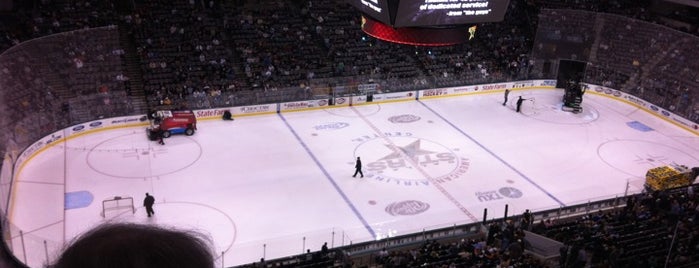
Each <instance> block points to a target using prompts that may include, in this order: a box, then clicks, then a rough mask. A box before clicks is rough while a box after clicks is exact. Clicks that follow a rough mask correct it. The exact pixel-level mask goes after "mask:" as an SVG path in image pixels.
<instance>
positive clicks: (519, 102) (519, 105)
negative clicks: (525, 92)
mask: <svg viewBox="0 0 699 268" xmlns="http://www.w3.org/2000/svg"><path fill="white" fill-rule="evenodd" d="M525 100H527V99H523V98H522V96H519V99H517V112H518V113H519V112H520V111H521V108H522V102H524V101H525Z"/></svg>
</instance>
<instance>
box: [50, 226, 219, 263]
mask: <svg viewBox="0 0 699 268" xmlns="http://www.w3.org/2000/svg"><path fill="white" fill-rule="evenodd" d="M210 244H211V241H210V239H208V238H207V237H206V236H204V235H202V234H200V233H197V232H193V231H179V230H171V229H165V228H163V227H158V226H154V225H141V224H134V223H109V224H103V225H100V226H98V227H96V228H94V229H92V230H90V231H88V232H87V233H85V234H83V235H82V236H80V237H79V238H78V239H77V240H75V241H73V243H72V244H71V245H70V246H69V247H68V248H66V249H65V251H63V254H61V256H60V257H59V258H58V260H56V263H55V264H54V265H52V266H49V267H51V268H78V267H79V268H98V267H99V268H117V267H119V268H147V267H150V268H158V267H168V268H177V267H182V268H185V267H186V268H190V267H196V268H213V267H214V257H213V254H212V252H211V249H210Z"/></svg>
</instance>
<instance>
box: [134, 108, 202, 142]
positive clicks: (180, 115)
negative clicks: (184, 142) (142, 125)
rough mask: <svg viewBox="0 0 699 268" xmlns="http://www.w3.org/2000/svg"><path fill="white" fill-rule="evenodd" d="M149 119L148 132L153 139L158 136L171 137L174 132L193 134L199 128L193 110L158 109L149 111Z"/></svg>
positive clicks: (149, 137)
mask: <svg viewBox="0 0 699 268" xmlns="http://www.w3.org/2000/svg"><path fill="white" fill-rule="evenodd" d="M148 119H149V121H150V126H148V129H147V130H146V133H147V134H148V139H150V140H152V141H154V140H157V139H158V136H161V137H163V138H169V137H170V136H171V135H172V134H182V133H184V134H185V135H187V136H192V135H194V132H195V131H196V130H197V118H196V117H195V116H194V112H192V111H156V112H152V113H149V114H148Z"/></svg>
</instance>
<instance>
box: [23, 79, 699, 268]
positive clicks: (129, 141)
mask: <svg viewBox="0 0 699 268" xmlns="http://www.w3.org/2000/svg"><path fill="white" fill-rule="evenodd" d="M562 95H563V91H562V90H556V89H529V90H514V91H513V92H512V93H511V94H510V101H509V102H508V103H507V105H505V106H503V105H502V102H503V94H502V91H494V92H492V93H489V94H473V95H468V96H457V97H446V98H432V99H426V100H412V101H403V102H394V103H381V104H376V103H367V104H363V105H356V106H350V107H334V108H325V109H316V110H310V111H302V112H289V113H280V114H266V115H258V116H245V117H237V118H235V120H234V121H222V120H208V121H200V122H199V124H198V132H197V133H196V134H195V135H193V136H184V135H181V136H172V137H170V138H168V139H166V140H165V143H166V144H165V145H159V144H157V143H155V142H152V141H149V140H147V138H146V134H145V131H144V127H131V128H117V129H111V130H105V131H99V132H94V133H91V134H89V135H83V136H79V137H76V138H72V139H67V140H65V141H63V142H61V143H59V144H56V145H54V146H53V147H51V148H49V149H48V150H44V151H42V152H41V153H40V154H38V155H36V156H35V157H33V158H32V159H31V160H30V161H29V162H28V163H27V164H26V165H24V167H23V168H22V169H21V170H20V171H19V172H20V173H19V175H18V176H17V181H16V182H15V184H14V185H13V187H14V188H13V198H12V200H11V210H10V221H11V223H12V224H13V225H16V226H18V227H20V228H21V229H22V230H25V231H24V236H25V237H24V240H25V243H43V242H42V241H44V240H46V241H48V242H47V246H46V248H48V251H49V255H50V256H48V258H49V259H52V258H53V256H55V255H56V254H58V252H59V250H60V246H61V245H62V241H63V240H64V239H65V240H67V241H69V240H70V239H72V238H73V237H75V236H76V235H78V234H80V233H81V232H83V231H85V230H87V229H89V228H91V227H93V226H95V225H97V224H100V223H102V222H104V221H129V222H139V223H146V224H159V225H165V226H172V227H175V228H181V229H195V230H199V231H201V232H204V233H206V234H208V235H210V237H212V241H213V245H214V247H215V250H216V251H217V255H218V256H217V258H218V259H217V262H218V265H219V266H221V265H223V266H234V265H239V264H244V263H250V262H254V261H258V260H259V259H260V258H263V257H264V258H266V259H274V258H278V257H281V256H287V255H292V254H299V253H303V252H305V251H306V250H307V249H310V250H312V251H315V250H319V249H320V247H321V245H322V244H323V243H324V242H327V243H328V246H330V247H338V246H342V245H347V244H350V243H358V242H364V241H368V240H373V239H381V238H385V237H390V236H398V235H403V234H407V233H413V232H419V231H421V230H423V229H435V228H440V227H448V226H453V225H455V224H465V223H471V222H476V221H479V220H480V219H481V218H482V216H483V210H484V209H488V218H500V217H502V216H503V215H504V213H505V206H506V205H508V207H509V209H508V211H509V214H510V215H513V214H515V215H518V214H521V213H522V212H523V211H524V210H525V209H530V210H534V211H537V210H544V209H551V208H558V207H561V206H567V205H574V204H581V203H585V202H588V201H594V200H599V199H606V198H612V197H615V196H622V195H624V194H625V193H637V192H640V191H642V189H643V182H644V178H645V173H646V171H647V170H648V169H649V168H653V167H657V166H662V165H669V164H680V165H686V166H689V167H696V166H699V137H698V136H697V135H696V134H695V133H693V132H691V131H690V130H686V129H683V128H681V127H679V126H678V125H676V124H674V123H672V122H671V121H670V120H666V119H664V118H661V117H659V116H656V115H653V114H651V113H649V112H647V111H644V110H642V109H639V108H638V107H637V106H634V105H631V104H629V103H624V102H620V101H617V100H614V99H612V98H610V97H608V96H605V95H604V94H599V93H596V92H591V93H588V94H586V95H585V99H584V102H583V105H582V106H583V108H584V110H583V112H582V113H579V114H573V113H569V112H564V111H562V110H561V98H562ZM518 96H523V97H524V98H526V99H527V101H525V103H524V104H523V105H522V112H521V113H516V112H515V99H516V98H517V97H518ZM356 157H361V160H362V162H363V165H364V167H363V172H364V178H360V177H359V176H357V177H356V178H353V177H352V174H353V173H354V164H355V159H356ZM146 192H148V193H151V194H153V195H154V196H155V198H156V205H155V212H156V214H155V216H154V217H151V218H148V217H147V216H146V212H145V209H144V208H143V207H142V202H143V197H144V196H145V193H146ZM114 196H122V197H127V196H130V197H133V199H134V203H135V206H136V211H135V213H132V211H131V210H130V209H128V208H127V209H123V208H121V209H115V210H113V211H109V212H108V213H106V214H105V215H104V217H102V216H101V215H100V214H101V212H102V200H104V199H109V198H112V197H114ZM56 203H64V204H65V206H56V205H51V204H56ZM17 243H18V242H17ZM17 243H13V244H17ZM34 246H37V245H34ZM38 246H39V247H40V248H44V246H42V245H38ZM27 254H28V255H30V256H28V257H26V258H27V259H29V262H30V263H29V264H30V266H32V267H37V266H41V264H42V262H43V260H45V259H46V258H47V256H44V255H45V254H44V252H29V251H27ZM20 259H21V257H20Z"/></svg>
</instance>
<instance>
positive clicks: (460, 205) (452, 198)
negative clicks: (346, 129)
mask: <svg viewBox="0 0 699 268" xmlns="http://www.w3.org/2000/svg"><path fill="white" fill-rule="evenodd" d="M351 108H352V111H354V113H356V114H357V115H358V116H359V118H361V119H362V120H364V123H366V124H367V125H369V127H371V128H372V129H373V130H374V131H375V132H376V133H377V134H378V135H379V137H381V139H383V140H384V141H386V142H387V143H388V144H389V146H390V148H391V149H392V150H393V151H394V152H396V153H398V154H400V155H401V156H402V157H403V158H405V159H407V160H408V162H409V163H410V164H411V165H412V166H413V167H415V169H416V170H418V171H419V172H420V173H421V174H422V175H423V176H425V178H427V180H429V181H430V183H432V185H434V186H435V187H436V188H437V189H438V190H439V191H440V192H441V193H442V195H444V196H445V197H446V198H447V199H449V201H451V203H452V204H454V205H455V206H456V207H458V208H459V210H461V212H463V213H464V214H466V216H467V217H468V218H469V219H471V220H472V221H473V222H478V218H476V217H475V216H473V214H472V213H471V212H470V211H468V209H466V207H464V206H463V205H462V204H461V203H460V202H459V201H458V200H456V198H455V197H454V196H452V195H451V194H450V193H449V192H448V191H447V190H446V189H445V188H444V187H443V186H442V185H441V184H440V183H439V182H437V179H436V178H434V177H432V176H431V175H430V174H428V173H427V171H425V170H424V169H422V168H421V167H420V164H418V163H417V162H415V160H414V159H412V158H411V157H409V156H408V155H406V154H405V152H403V150H400V149H399V148H398V146H397V145H396V144H395V143H393V141H391V139H390V138H389V137H388V136H386V135H384V134H383V132H381V130H379V128H377V127H376V126H375V125H374V124H373V123H371V122H370V121H369V120H368V119H367V118H366V117H364V115H363V114H362V113H360V112H359V111H357V109H356V108H355V107H354V106H352V107H351Z"/></svg>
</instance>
